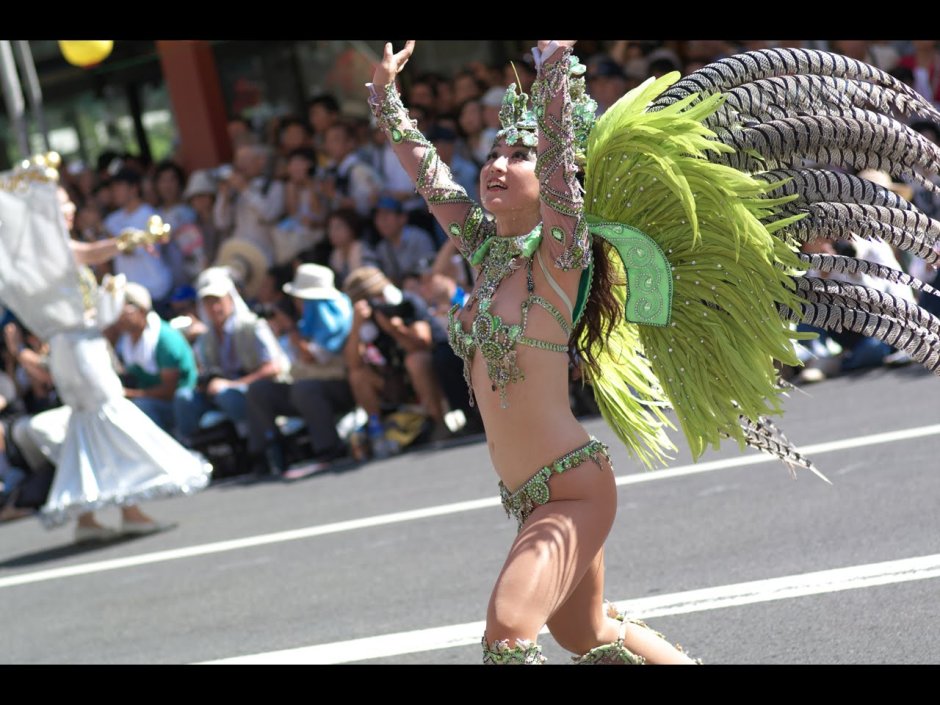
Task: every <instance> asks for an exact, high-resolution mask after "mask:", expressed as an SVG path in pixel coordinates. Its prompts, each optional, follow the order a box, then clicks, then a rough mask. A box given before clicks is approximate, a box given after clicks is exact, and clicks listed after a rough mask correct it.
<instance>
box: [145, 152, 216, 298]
mask: <svg viewBox="0 0 940 705" xmlns="http://www.w3.org/2000/svg"><path fill="white" fill-rule="evenodd" d="M153 181H154V189H155V191H156V195H157V203H156V211H157V215H159V216H160V217H161V218H162V219H163V222H164V223H167V224H168V225H169V226H170V241H169V242H168V243H166V245H165V246H164V260H165V261H166V263H167V266H168V267H169V268H170V271H171V272H172V273H173V288H174V289H175V288H176V287H178V286H183V285H184V284H192V283H193V281H194V280H195V278H196V275H197V274H198V273H199V272H200V271H202V269H204V268H205V266H206V260H205V257H204V256H203V253H202V236H201V233H200V232H199V231H198V230H195V229H193V228H192V227H188V226H192V225H193V224H194V223H195V222H196V212H195V211H194V210H193V209H192V208H191V207H190V206H189V204H187V203H186V202H185V201H184V200H183V189H184V187H185V186H186V174H185V172H184V171H183V167H181V166H180V165H179V164H177V163H176V162H172V161H170V160H165V161H162V162H160V163H159V164H157V167H156V170H155V171H154V176H153Z"/></svg>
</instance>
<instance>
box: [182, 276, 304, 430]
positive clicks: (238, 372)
mask: <svg viewBox="0 0 940 705" xmlns="http://www.w3.org/2000/svg"><path fill="white" fill-rule="evenodd" d="M197 284H198V288H197V295H198V298H199V308H200V313H201V314H202V315H200V318H201V319H202V320H203V321H205V323H206V325H207V327H208V330H207V331H206V332H205V333H203V334H202V335H201V336H199V338H198V339H197V340H196V344H195V346H194V350H195V353H196V362H197V364H198V365H199V373H200V375H199V381H198V383H197V386H196V388H195V389H194V390H188V393H189V394H191V400H190V402H189V403H187V404H181V405H180V406H178V407H177V409H176V413H177V417H176V423H177V428H178V430H179V434H180V437H181V439H182V440H184V441H185V442H190V441H191V439H192V437H193V435H194V434H195V433H196V431H197V430H198V428H199V421H200V419H201V418H202V416H203V414H205V413H206V412H207V411H210V410H213V409H215V410H218V411H221V412H222V413H223V414H224V415H225V416H226V417H227V419H228V420H230V421H231V422H232V423H233V424H234V425H235V428H236V430H237V431H238V432H239V434H240V435H242V436H245V435H247V432H248V411H247V408H246V394H247V392H248V386H249V385H250V384H251V383H252V382H255V381H257V380H259V379H266V378H269V377H270V378H275V379H287V375H288V372H289V369H288V363H287V357H286V355H285V354H284V351H283V350H282V349H281V346H280V345H279V344H278V342H277V340H276V339H275V337H274V334H273V333H272V332H271V327H270V326H269V325H268V323H267V321H265V320H263V319H261V318H258V316H257V315H255V314H254V313H252V312H251V311H250V310H249V308H248V306H247V305H246V304H245V302H244V300H243V299H242V297H241V295H240V294H239V293H238V290H237V289H236V288H235V283H234V282H233V281H232V279H231V277H230V276H229V274H228V271H227V270H226V269H225V268H221V267H211V268H209V269H207V270H206V271H205V272H203V273H202V275H200V277H199V281H198V282H197ZM181 395H182V394H181Z"/></svg>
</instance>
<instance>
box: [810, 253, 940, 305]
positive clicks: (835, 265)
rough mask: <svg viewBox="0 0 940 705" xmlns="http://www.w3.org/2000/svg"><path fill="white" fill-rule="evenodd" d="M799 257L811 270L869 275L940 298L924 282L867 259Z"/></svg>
mask: <svg viewBox="0 0 940 705" xmlns="http://www.w3.org/2000/svg"><path fill="white" fill-rule="evenodd" d="M797 257H799V258H800V259H801V260H803V261H804V262H806V264H807V266H808V267H809V268H810V269H815V270H816V271H818V272H830V273H832V274H850V275H868V276H870V277H877V278H879V279H884V280H886V281H889V282H893V283H895V284H901V285H903V286H909V287H911V288H912V289H914V290H915V291H923V292H926V293H928V294H933V295H934V296H940V291H937V290H936V289H934V288H933V287H932V286H930V285H929V284H926V283H924V282H922V281H921V280H920V279H917V278H916V277H912V276H911V275H910V274H905V273H904V272H902V271H900V270H897V269H892V268H891V267H886V266H885V265H883V264H877V263H875V262H869V261H868V260H865V259H859V258H858V257H846V256H844V255H824V254H813V255H808V254H804V253H799V254H797Z"/></svg>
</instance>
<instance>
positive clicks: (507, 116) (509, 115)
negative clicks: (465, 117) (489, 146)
mask: <svg viewBox="0 0 940 705" xmlns="http://www.w3.org/2000/svg"><path fill="white" fill-rule="evenodd" d="M568 62H569V67H568V72H569V79H568V93H569V95H570V96H571V108H572V110H571V117H572V120H573V121H574V152H575V161H576V162H577V163H578V165H583V164H584V162H585V160H586V158H587V139H588V135H589V134H590V133H591V128H593V127H594V121H595V120H596V117H595V112H596V111H597V102H596V101H595V100H594V99H593V98H591V96H589V95H588V94H587V89H586V87H585V83H584V73H585V71H586V70H587V67H586V66H585V65H584V64H582V63H581V62H580V61H579V60H578V57H577V56H575V55H574V54H572V55H571V56H570V57H569V58H568ZM499 122H500V125H502V128H503V129H501V130H500V131H499V132H497V133H496V141H497V142H498V141H499V140H501V139H505V140H506V144H509V145H513V144H516V142H522V144H524V145H525V146H526V147H535V146H536V145H537V144H538V136H537V134H536V129H537V128H538V119H537V116H536V114H535V111H534V110H533V109H532V107H531V106H530V105H529V96H528V95H527V94H526V93H523V92H522V91H520V90H519V87H518V86H517V85H516V84H515V83H513V84H512V85H511V86H509V88H507V89H506V93H505V94H504V95H503V105H502V107H501V108H500V110H499Z"/></svg>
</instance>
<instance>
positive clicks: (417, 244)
mask: <svg viewBox="0 0 940 705" xmlns="http://www.w3.org/2000/svg"><path fill="white" fill-rule="evenodd" d="M374 223H375V229H376V230H378V232H379V235H380V236H381V240H380V241H379V243H378V245H376V247H375V254H376V257H377V258H378V261H379V268H380V269H381V270H382V271H383V272H384V273H385V274H386V276H388V278H389V279H391V280H392V283H393V284H395V285H396V286H400V285H401V282H402V277H403V276H404V275H405V274H406V273H407V272H410V271H412V270H414V269H416V268H417V267H418V263H419V262H421V260H423V259H425V258H427V257H433V256H434V255H435V253H436V252H437V247H435V245H434V240H433V238H432V237H431V235H430V234H428V232H427V231H426V230H422V229H421V228H419V227H417V226H415V225H409V224H408V216H407V215H405V213H404V211H403V209H402V205H401V202H400V201H397V200H395V199H394V198H392V197H390V196H383V197H382V198H380V199H379V202H378V205H377V206H376V209H375V218H374Z"/></svg>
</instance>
